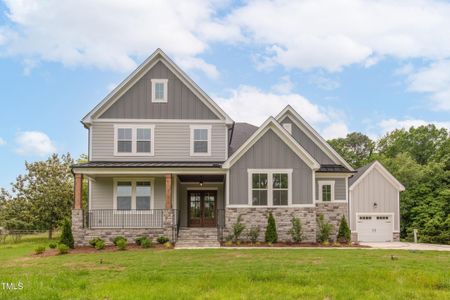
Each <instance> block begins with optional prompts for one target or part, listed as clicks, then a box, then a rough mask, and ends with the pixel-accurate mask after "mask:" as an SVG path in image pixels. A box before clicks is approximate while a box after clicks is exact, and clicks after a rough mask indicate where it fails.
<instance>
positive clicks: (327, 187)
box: [319, 181, 334, 202]
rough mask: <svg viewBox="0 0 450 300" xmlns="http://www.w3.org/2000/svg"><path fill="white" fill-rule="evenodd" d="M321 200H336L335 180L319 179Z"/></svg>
mask: <svg viewBox="0 0 450 300" xmlns="http://www.w3.org/2000/svg"><path fill="white" fill-rule="evenodd" d="M319 201H322V202H331V201H334V181H319Z"/></svg>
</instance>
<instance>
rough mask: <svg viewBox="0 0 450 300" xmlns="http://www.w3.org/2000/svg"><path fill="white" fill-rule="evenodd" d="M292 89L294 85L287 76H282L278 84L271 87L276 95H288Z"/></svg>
mask: <svg viewBox="0 0 450 300" xmlns="http://www.w3.org/2000/svg"><path fill="white" fill-rule="evenodd" d="M293 87H294V83H293V82H292V81H291V78H290V77H289V76H287V75H286V76H283V77H281V79H280V82H278V83H277V84H275V85H273V86H272V90H273V91H274V92H276V93H280V94H288V93H290V92H291V91H292V88H293Z"/></svg>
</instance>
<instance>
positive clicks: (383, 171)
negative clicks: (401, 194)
mask: <svg viewBox="0 0 450 300" xmlns="http://www.w3.org/2000/svg"><path fill="white" fill-rule="evenodd" d="M374 168H376V169H377V170H378V171H379V172H380V173H381V175H383V177H384V178H385V179H386V180H387V181H389V182H390V183H391V184H392V186H394V187H395V188H396V189H397V190H398V191H404V190H405V187H404V186H403V185H402V184H401V183H400V181H398V180H397V179H396V178H395V177H394V176H392V174H391V173H390V172H389V171H388V170H386V168H385V167H384V166H383V165H382V164H381V163H380V162H378V161H375V162H374V163H373V164H372V166H371V167H370V168H368V169H367V170H366V171H365V172H364V173H363V174H362V175H361V176H360V177H359V178H358V179H357V180H356V181H355V182H353V183H352V184H351V185H350V189H349V190H350V191H352V190H354V189H355V187H356V186H357V185H358V184H359V183H360V182H362V180H363V179H364V178H365V177H366V176H367V175H368V174H370V172H372V170H373V169H374Z"/></svg>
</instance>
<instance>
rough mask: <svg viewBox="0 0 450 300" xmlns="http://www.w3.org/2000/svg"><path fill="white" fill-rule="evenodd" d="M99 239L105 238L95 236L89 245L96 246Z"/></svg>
mask: <svg viewBox="0 0 450 300" xmlns="http://www.w3.org/2000/svg"><path fill="white" fill-rule="evenodd" d="M99 241H102V242H104V241H103V239H101V238H99V237H96V238H93V239H92V240H90V241H89V245H91V246H92V247H94V248H95V245H96V244H97V242H99Z"/></svg>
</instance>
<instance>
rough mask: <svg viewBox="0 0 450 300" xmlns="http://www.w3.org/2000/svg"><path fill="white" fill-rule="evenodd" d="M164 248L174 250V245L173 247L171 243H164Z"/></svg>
mask: <svg viewBox="0 0 450 300" xmlns="http://www.w3.org/2000/svg"><path fill="white" fill-rule="evenodd" d="M164 247H166V248H167V249H172V248H173V245H172V243H171V242H165V243H164Z"/></svg>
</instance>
